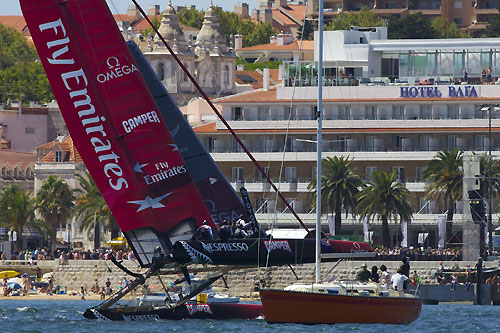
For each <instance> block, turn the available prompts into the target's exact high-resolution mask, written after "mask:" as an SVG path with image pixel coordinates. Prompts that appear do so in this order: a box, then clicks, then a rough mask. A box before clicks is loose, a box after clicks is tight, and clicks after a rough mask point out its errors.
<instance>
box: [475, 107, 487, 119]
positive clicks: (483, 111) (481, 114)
mask: <svg viewBox="0 0 500 333" xmlns="http://www.w3.org/2000/svg"><path fill="white" fill-rule="evenodd" d="M487 118H488V107H483V106H481V105H475V106H474V119H487Z"/></svg>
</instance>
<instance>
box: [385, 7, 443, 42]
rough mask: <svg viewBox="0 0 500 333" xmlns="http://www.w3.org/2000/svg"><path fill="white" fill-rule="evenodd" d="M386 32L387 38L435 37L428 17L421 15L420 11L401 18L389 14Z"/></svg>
mask: <svg viewBox="0 0 500 333" xmlns="http://www.w3.org/2000/svg"><path fill="white" fill-rule="evenodd" d="M388 34H389V39H425V38H435V36H436V32H435V31H434V29H433V28H432V26H431V21H430V19H428V18H426V17H423V16H422V13H416V14H411V15H408V16H406V17H402V18H399V17H397V16H391V18H390V19H389V27H388Z"/></svg>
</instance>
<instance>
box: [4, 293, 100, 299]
mask: <svg viewBox="0 0 500 333" xmlns="http://www.w3.org/2000/svg"><path fill="white" fill-rule="evenodd" d="M6 300H13V301H36V300H44V301H50V300H54V301H70V300H71V301H100V300H101V296H99V295H88V296H85V300H82V299H81V296H80V295H76V296H72V295H57V294H54V295H52V296H51V295H43V294H42V295H27V296H0V301H6Z"/></svg>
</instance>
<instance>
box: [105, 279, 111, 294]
mask: <svg viewBox="0 0 500 333" xmlns="http://www.w3.org/2000/svg"><path fill="white" fill-rule="evenodd" d="M106 295H111V281H109V278H108V280H107V281H106Z"/></svg>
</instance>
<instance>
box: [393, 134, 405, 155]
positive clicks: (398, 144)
mask: <svg viewBox="0 0 500 333" xmlns="http://www.w3.org/2000/svg"><path fill="white" fill-rule="evenodd" d="M404 138H405V137H404V136H401V135H393V136H392V149H393V150H396V151H399V150H402V148H403V139H404Z"/></svg>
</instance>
